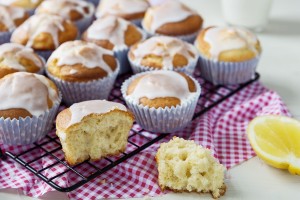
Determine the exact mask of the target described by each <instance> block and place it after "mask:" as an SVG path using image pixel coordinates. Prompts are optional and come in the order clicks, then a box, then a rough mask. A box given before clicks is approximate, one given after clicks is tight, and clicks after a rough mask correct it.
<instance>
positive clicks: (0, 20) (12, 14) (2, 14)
mask: <svg viewBox="0 0 300 200" xmlns="http://www.w3.org/2000/svg"><path fill="white" fill-rule="evenodd" d="M28 17H29V14H28V13H27V12H26V11H25V10H24V9H23V8H17V7H12V6H3V5H0V44H3V43H6V42H9V40H10V37H11V34H12V31H13V30H15V28H16V27H18V26H20V25H21V24H22V23H23V22H24V21H25V20H26V19H27V18H28Z"/></svg>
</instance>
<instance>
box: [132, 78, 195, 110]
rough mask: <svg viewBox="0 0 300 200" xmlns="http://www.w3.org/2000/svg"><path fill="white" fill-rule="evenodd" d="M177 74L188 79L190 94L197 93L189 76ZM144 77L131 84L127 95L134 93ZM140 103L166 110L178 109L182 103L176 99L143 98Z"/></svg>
mask: <svg viewBox="0 0 300 200" xmlns="http://www.w3.org/2000/svg"><path fill="white" fill-rule="evenodd" d="M177 73H179V74H180V75H181V76H183V77H184V78H185V79H186V81H187V83H188V87H189V91H190V92H196V91H197V88H196V84H195V82H194V81H193V80H192V79H191V78H190V77H189V76H187V75H186V74H184V73H181V72H177ZM143 77H144V76H140V77H137V78H136V79H134V80H133V81H132V82H131V83H130V84H129V86H128V88H127V95H130V94H132V93H133V92H134V90H135V88H136V86H137V85H138V84H139V82H140V80H141V79H142V78H143ZM139 103H140V104H141V105H143V106H149V108H165V107H169V108H171V107H172V106H174V107H176V106H177V105H180V103H181V102H180V99H178V98H176V97H160V98H154V99H149V98H147V97H142V98H140V101H139Z"/></svg>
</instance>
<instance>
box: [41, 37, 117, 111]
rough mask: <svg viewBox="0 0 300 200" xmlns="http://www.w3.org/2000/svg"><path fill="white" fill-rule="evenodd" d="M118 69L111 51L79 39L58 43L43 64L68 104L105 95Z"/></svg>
mask: <svg viewBox="0 0 300 200" xmlns="http://www.w3.org/2000/svg"><path fill="white" fill-rule="evenodd" d="M118 72H119V63H118V61H117V59H116V58H115V57H114V55H113V52H112V51H109V50H106V49H104V48H102V47H99V46H97V45H96V44H93V43H88V42H84V41H80V40H76V41H70V42H66V43H64V44H62V45H61V46H59V47H58V48H57V49H56V50H55V51H54V52H53V54H52V55H51V56H50V58H49V59H48V61H47V64H46V73H47V75H48V76H49V77H50V79H52V80H53V81H54V82H55V83H56V85H57V86H58V87H59V89H60V90H61V92H62V94H63V100H64V102H65V103H66V104H67V105H71V104H73V103H77V102H80V101H86V100H94V99H107V98H108V95H109V93H110V91H111V89H112V87H113V84H114V82H115V80H116V77H117V74H118Z"/></svg>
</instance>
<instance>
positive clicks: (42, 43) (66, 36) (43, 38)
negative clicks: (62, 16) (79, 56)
mask: <svg viewBox="0 0 300 200" xmlns="http://www.w3.org/2000/svg"><path fill="white" fill-rule="evenodd" d="M63 27H64V30H63V31H59V32H58V42H59V44H62V43H64V42H67V41H72V40H75V39H76V37H77V32H78V30H77V27H76V26H75V25H74V24H73V23H71V22H70V21H64V22H63ZM29 32H30V31H29ZM29 38H30V35H28V33H27V32H21V33H19V34H18V35H15V34H14V35H13V37H12V38H11V42H14V43H19V44H22V45H24V46H26V44H27V42H28V40H29ZM32 48H33V49H35V50H54V49H55V44H54V40H53V38H52V35H51V34H50V33H46V32H41V33H40V34H38V35H37V36H36V37H35V38H34V41H33V45H32Z"/></svg>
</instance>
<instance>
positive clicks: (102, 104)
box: [56, 100, 134, 165]
mask: <svg viewBox="0 0 300 200" xmlns="http://www.w3.org/2000/svg"><path fill="white" fill-rule="evenodd" d="M133 121H134V118H133V115H132V114H131V113H130V112H128V111H127V109H126V107H125V106H124V105H122V104H120V103H115V102H110V101H105V100H92V101H84V102H80V103H76V104H73V105H72V106H71V107H70V108H67V109H65V110H63V111H62V112H60V113H59V114H58V116H57V119H56V127H57V130H56V134H57V135H58V137H59V139H60V141H61V144H62V148H63V151H64V153H65V158H66V161H67V162H68V164H70V165H76V164H78V163H81V162H83V161H85V160H88V159H91V160H93V161H96V160H100V159H101V158H103V157H106V156H113V155H118V154H119V153H121V152H124V151H125V149H126V146H127V138H128V133H129V131H130V129H131V127H132V125H133Z"/></svg>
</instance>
